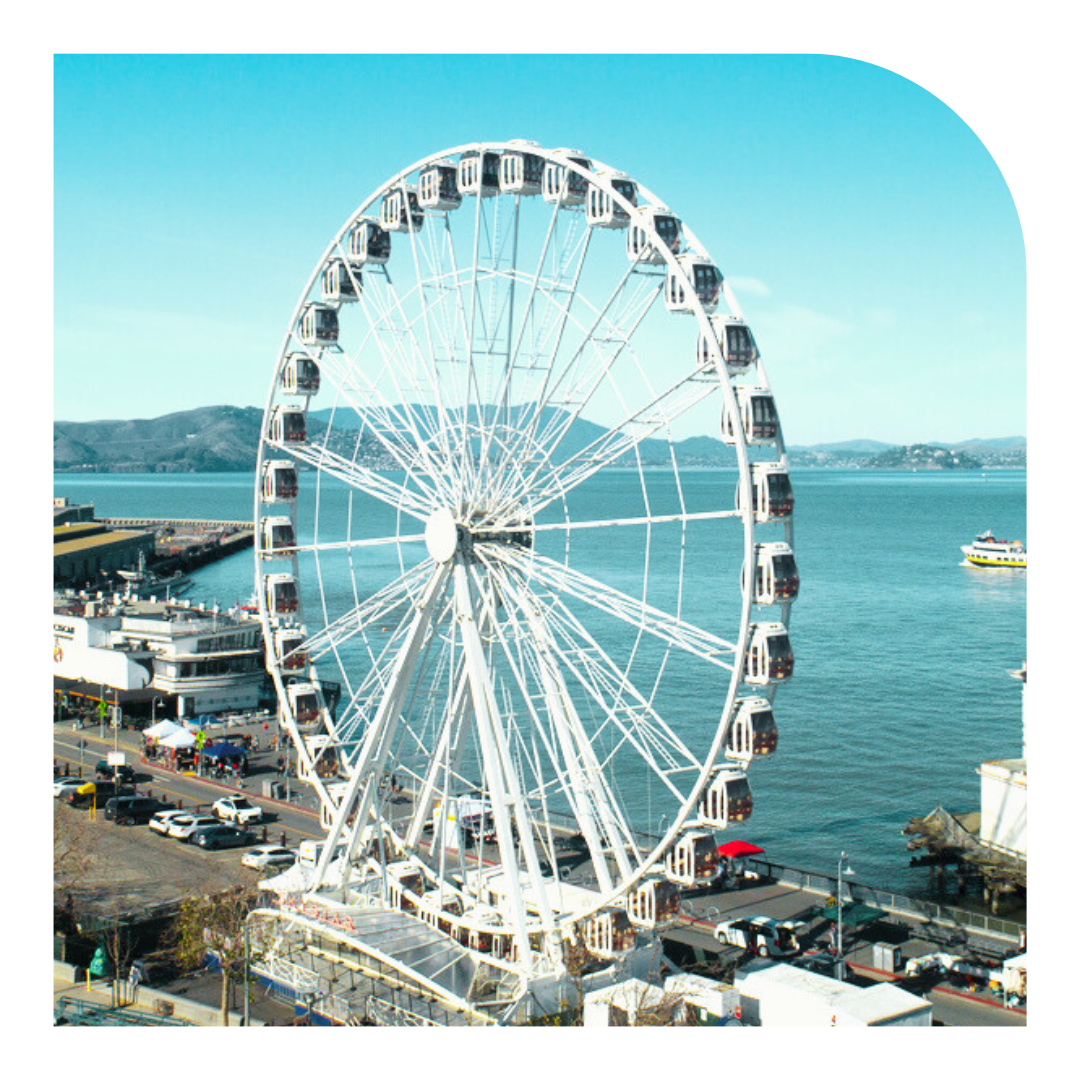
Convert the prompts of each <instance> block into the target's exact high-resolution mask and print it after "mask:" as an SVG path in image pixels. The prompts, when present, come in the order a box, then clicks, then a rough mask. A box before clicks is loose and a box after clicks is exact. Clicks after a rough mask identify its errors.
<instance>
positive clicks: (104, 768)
mask: <svg viewBox="0 0 1080 1080" xmlns="http://www.w3.org/2000/svg"><path fill="white" fill-rule="evenodd" d="M94 775H95V776H100V777H101V779H102V780H113V779H119V780H121V781H123V783H125V784H131V783H134V782H135V770H134V769H133V768H132V767H131V766H130V765H110V764H109V763H108V762H107V761H99V762H98V763H97V765H95V766H94Z"/></svg>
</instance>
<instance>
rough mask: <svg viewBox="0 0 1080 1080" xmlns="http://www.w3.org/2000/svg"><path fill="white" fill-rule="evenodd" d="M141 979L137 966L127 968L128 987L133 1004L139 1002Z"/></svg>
mask: <svg viewBox="0 0 1080 1080" xmlns="http://www.w3.org/2000/svg"><path fill="white" fill-rule="evenodd" d="M141 979H142V975H141V974H140V972H139V965H138V964H137V963H136V964H132V965H131V967H130V968H128V986H129V987H130V988H131V1000H132V1001H133V1002H135V1001H138V1000H139V982H140V981H141Z"/></svg>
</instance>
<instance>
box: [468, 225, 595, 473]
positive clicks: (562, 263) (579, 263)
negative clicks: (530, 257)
mask: <svg viewBox="0 0 1080 1080" xmlns="http://www.w3.org/2000/svg"><path fill="white" fill-rule="evenodd" d="M558 219H559V214H558V207H557V206H556V208H555V212H554V213H553V215H552V218H551V224H550V225H549V229H548V236H547V238H546V239H545V244H544V248H543V250H542V252H541V256H540V258H541V262H540V267H539V268H538V271H537V274H536V275H535V277H534V279H533V283H532V289H531V291H530V294H529V299H528V302H527V306H526V313H527V314H530V313H531V312H532V310H533V305H534V301H535V298H536V293H537V290H538V288H539V285H540V283H541V281H542V280H543V279H542V277H541V269H542V267H543V263H544V261H546V258H547V254H548V251H549V249H550V241H551V239H552V237H553V235H555V233H556V231H557V230H556V229H555V225H556V223H557V221H558ZM575 224H576V215H572V216H571V217H570V219H569V223H568V225H567V230H566V234H567V235H566V242H565V244H564V245H563V248H562V250H560V251H559V252H557V253H555V255H554V259H555V268H554V274H553V276H552V278H551V279H549V280H548V281H546V282H545V284H546V289H545V297H546V300H547V303H546V305H545V324H546V323H547V322H548V320H549V313H551V312H552V311H554V312H555V315H554V319H553V324H552V325H550V326H546V329H547V333H546V335H545V336H544V337H543V338H541V339H540V340H541V341H543V342H544V346H545V347H544V348H543V349H542V351H541V355H544V356H547V357H548V363H547V376H546V377H550V373H551V371H552V370H554V368H555V366H556V363H557V358H558V355H559V349H560V347H561V344H562V339H563V335H564V333H565V330H566V325H567V321H568V319H569V317H570V306H571V302H572V298H573V297H574V296H575V295H576V293H577V289H578V284H579V282H580V279H581V273H582V271H583V269H584V267H585V260H586V257H587V255H588V252H589V241H590V240H591V238H592V231H591V230H589V229H585V230H584V231H583V233H582V235H581V237H580V238H578V239H576V240H575V238H574V233H575V229H574V225H575ZM571 270H572V273H571V272H570V271H571ZM564 279H566V280H564ZM560 294H561V295H565V296H566V297H567V298H568V299H567V300H566V301H564V302H559V301H558V299H557V298H558V297H559V296H560ZM545 324H542V329H544V328H545ZM526 325H527V323H526V320H525V319H524V318H523V319H522V323H521V329H520V331H519V333H518V338H517V341H516V342H515V344H514V346H513V348H512V349H510V347H509V343H508V354H507V361H506V365H505V367H504V369H503V373H502V378H501V380H500V384H499V387H498V389H497V391H496V395H495V401H496V402H497V408H496V420H497V419H498V415H499V413H504V414H506V415H507V417H508V419H509V412H510V407H511V404H512V403H511V400H510V389H511V385H512V374H513V370H514V367H515V365H516V363H517V358H518V356H519V355H520V351H521V343H522V340H523V337H524V333H525V328H526ZM548 340H550V341H551V344H550V346H548V345H547V341H548ZM536 341H537V339H536V338H535V337H534V350H535V347H536ZM571 363H572V360H571ZM541 396H542V395H541ZM489 449H490V439H489V440H487V442H486V443H485V445H484V446H483V447H482V451H481V453H482V455H483V456H485V457H486V455H487V453H488V451H489ZM497 484H498V476H496V477H495V479H494V480H493V485H495V486H497Z"/></svg>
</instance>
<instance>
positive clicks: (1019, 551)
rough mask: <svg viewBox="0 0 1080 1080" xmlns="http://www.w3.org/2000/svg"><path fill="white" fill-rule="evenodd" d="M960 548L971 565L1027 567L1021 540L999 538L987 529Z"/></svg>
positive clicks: (1025, 554)
mask: <svg viewBox="0 0 1080 1080" xmlns="http://www.w3.org/2000/svg"><path fill="white" fill-rule="evenodd" d="M960 550H961V551H962V552H963V553H964V558H965V559H966V560H967V562H968V564H969V565H971V566H982V567H997V568H1000V569H1005V570H1026V569H1027V551H1026V550H1025V549H1024V544H1023V541H1022V540H999V539H998V538H997V537H996V536H994V534H993V533H992V532H989V531H988V532H984V533H982V534H981V535H979V536H977V537H975V539H974V540H973V541H972V542H971V543H970V544H964V545H963V546H962V547H961V548H960Z"/></svg>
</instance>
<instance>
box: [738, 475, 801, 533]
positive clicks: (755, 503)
mask: <svg viewBox="0 0 1080 1080" xmlns="http://www.w3.org/2000/svg"><path fill="white" fill-rule="evenodd" d="M750 491H751V507H752V508H753V513H754V520H755V521H756V522H758V524H761V525H766V524H769V523H770V522H774V521H785V520H786V519H787V518H789V517H791V512H792V510H793V509H794V507H795V496H794V493H793V492H792V490H791V477H790V476H789V475H788V471H787V468H786V467H785V466H784V465H782V464H781V463H780V462H778V461H755V462H752V463H751V465H750ZM735 508H736V509H737V510H742V508H743V507H742V484H741V483H740V484H739V485H738V486H737V487H736V489H735Z"/></svg>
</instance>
